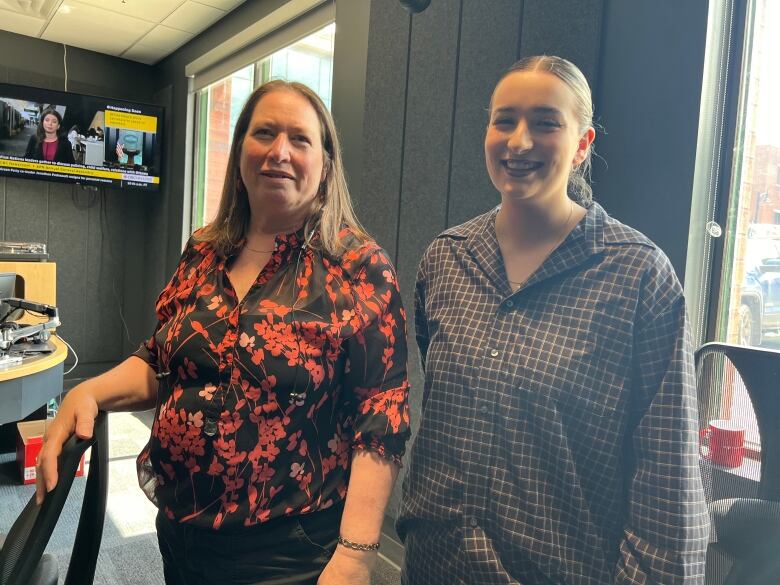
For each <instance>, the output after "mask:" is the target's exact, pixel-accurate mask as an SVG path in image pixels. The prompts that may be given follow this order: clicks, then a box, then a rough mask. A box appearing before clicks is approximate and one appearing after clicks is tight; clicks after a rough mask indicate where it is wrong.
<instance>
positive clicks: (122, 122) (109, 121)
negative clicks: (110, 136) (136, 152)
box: [105, 110, 157, 133]
mask: <svg viewBox="0 0 780 585" xmlns="http://www.w3.org/2000/svg"><path fill="white" fill-rule="evenodd" d="M105 116H106V126H108V127H111V128H126V129H128V130H140V131H141V132H151V133H155V132H157V118H155V117H154V116H144V115H143V114H128V113H127V112H115V111H113V110H106V113H105Z"/></svg>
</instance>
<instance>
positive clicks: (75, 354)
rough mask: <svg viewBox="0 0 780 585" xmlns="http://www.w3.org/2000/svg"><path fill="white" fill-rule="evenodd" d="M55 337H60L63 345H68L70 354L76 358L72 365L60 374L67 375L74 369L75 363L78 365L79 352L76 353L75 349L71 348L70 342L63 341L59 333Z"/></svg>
mask: <svg viewBox="0 0 780 585" xmlns="http://www.w3.org/2000/svg"><path fill="white" fill-rule="evenodd" d="M57 337H59V339H60V341H62V343H64V344H65V345H67V346H68V349H69V350H70V353H72V354H73V357H74V358H75V359H76V361H75V362H73V365H72V366H71V367H70V368H69V369H68V371H67V372H65V373H63V374H62V375H63V376H67V375H68V374H70V373H71V372H72V371H73V370H74V369H76V366H77V365H79V354H77V353H76V350H75V349H73V346H72V345H71V344H70V343H68V342H67V341H65V339H63V338H62V337H60V336H59V335H58V336H57Z"/></svg>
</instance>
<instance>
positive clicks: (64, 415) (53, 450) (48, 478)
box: [35, 385, 98, 505]
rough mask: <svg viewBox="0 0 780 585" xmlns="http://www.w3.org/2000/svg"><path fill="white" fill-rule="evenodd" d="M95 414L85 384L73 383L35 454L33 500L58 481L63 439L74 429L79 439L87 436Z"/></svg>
mask: <svg viewBox="0 0 780 585" xmlns="http://www.w3.org/2000/svg"><path fill="white" fill-rule="evenodd" d="M97 414H98V404H97V401H96V400H95V398H94V397H93V396H92V395H91V393H89V392H88V391H87V390H86V388H84V386H81V385H80V386H76V387H75V388H74V389H73V390H71V391H70V392H68V394H67V395H66V396H65V399H64V400H63V401H62V404H61V405H60V408H59V412H58V413H57V416H56V417H55V418H54V420H53V421H51V422H50V423H49V424H48V426H47V428H46V433H45V434H44V436H43V447H42V448H41V452H40V453H39V454H38V462H37V465H36V478H35V500H36V502H38V505H40V504H41V503H43V498H44V497H45V496H46V494H47V493H48V492H50V491H51V490H53V489H54V487H55V486H56V485H57V480H58V475H57V471H58V470H57V457H58V456H59V454H60V452H61V451H62V446H63V445H64V444H65V441H67V440H68V439H69V438H70V437H71V435H73V434H74V433H75V435H76V436H77V437H79V438H80V439H89V438H90V437H91V436H92V431H93V428H94V426H95V417H96V416H97Z"/></svg>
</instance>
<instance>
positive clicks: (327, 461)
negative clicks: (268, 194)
mask: <svg viewBox="0 0 780 585" xmlns="http://www.w3.org/2000/svg"><path fill="white" fill-rule="evenodd" d="M342 236H343V237H344V238H352V236H351V234H350V233H349V232H348V231H347V230H345V231H344V232H343V233H342ZM228 261H229V259H225V258H224V257H221V256H220V255H219V254H217V253H216V251H215V250H214V249H213V248H212V247H211V245H210V244H208V243H205V242H197V241H195V239H190V241H189V242H188V244H187V247H186V248H185V250H184V253H183V255H182V258H181V260H180V262H179V265H178V267H177V268H176V272H175V274H174V275H173V278H172V279H171V281H170V283H169V284H168V286H167V287H166V288H165V289H164V290H163V291H162V293H161V294H160V297H159V299H158V301H157V316H158V320H159V323H158V326H157V329H156V331H155V333H154V335H153V336H152V337H151V338H150V339H149V340H148V341H147V342H145V343H144V344H142V346H141V347H140V348H139V350H138V351H137V352H136V353H135V355H137V356H138V357H140V358H141V359H143V360H145V361H146V362H148V363H149V365H150V366H151V367H153V368H154V369H155V370H156V371H157V372H158V378H159V380H160V386H159V392H158V400H157V412H156V415H155V421H154V424H153V426H152V433H151V438H150V441H149V444H148V445H147V446H146V448H145V449H144V450H143V451H142V453H141V454H140V455H139V457H138V472H139V482H140V483H141V486H142V487H143V489H144V491H145V492H146V494H147V496H148V497H149V498H150V500H152V502H154V503H155V504H156V505H157V506H158V507H159V508H160V509H161V510H163V511H164V512H165V513H166V514H167V516H168V517H169V518H171V519H177V520H179V521H180V522H188V523H191V524H193V525H197V526H202V527H211V528H214V529H218V528H233V527H240V526H250V525H254V524H257V523H261V522H265V521H267V520H270V519H272V518H276V517H279V516H285V515H295V514H305V513H308V512H312V511H315V510H322V509H325V508H328V507H330V506H332V505H333V504H335V503H338V502H340V501H341V500H343V499H344V497H345V496H346V491H347V480H348V470H349V464H350V456H351V453H352V450H353V449H370V450H372V451H375V452H377V453H379V454H380V455H382V456H384V457H386V458H389V459H391V460H393V461H395V462H396V463H399V464H400V459H401V456H402V455H403V453H404V448H405V443H406V440H407V439H408V437H409V410H408V403H407V395H408V381H407V373H406V313H405V311H404V309H403V306H402V304H401V296H400V293H399V291H398V283H397V281H396V274H395V269H394V268H393V266H392V264H391V263H390V260H389V259H388V257H387V254H386V252H385V251H384V250H382V249H381V248H379V247H378V246H377V245H376V244H375V243H373V242H372V243H368V244H363V245H360V246H359V247H357V248H355V249H354V250H352V251H348V252H345V253H344V254H343V255H342V257H341V258H338V259H334V258H332V257H330V256H328V255H327V254H324V253H322V252H318V251H315V250H312V249H311V248H308V247H306V246H304V245H303V242H302V240H301V238H300V235H299V234H289V235H286V236H279V237H277V238H276V251H275V252H274V253H273V254H272V255H271V259H270V260H269V262H268V264H267V265H266V266H265V267H264V268H263V270H262V271H261V272H260V274H259V275H258V277H257V280H256V281H255V283H254V284H253V285H252V287H251V288H250V290H249V292H248V293H247V294H246V296H245V297H244V299H243V300H242V301H241V302H240V303H239V302H238V301H237V297H236V293H235V292H234V290H233V287H232V286H231V284H230V281H229V279H228V276H227V273H226V263H227V262H228Z"/></svg>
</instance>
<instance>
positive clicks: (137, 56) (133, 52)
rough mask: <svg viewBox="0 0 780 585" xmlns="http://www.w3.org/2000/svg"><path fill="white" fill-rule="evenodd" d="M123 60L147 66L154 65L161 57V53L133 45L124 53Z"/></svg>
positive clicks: (153, 49) (150, 48)
mask: <svg viewBox="0 0 780 585" xmlns="http://www.w3.org/2000/svg"><path fill="white" fill-rule="evenodd" d="M122 58H123V59H130V60H131V61H138V62H139V63H144V64H146V65H154V64H155V63H157V62H158V61H159V60H160V58H161V57H160V52H159V51H158V50H157V49H155V48H152V47H145V46H144V45H140V44H139V45H133V46H132V47H130V48H129V49H128V50H127V51H125V52H124V53H122Z"/></svg>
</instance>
